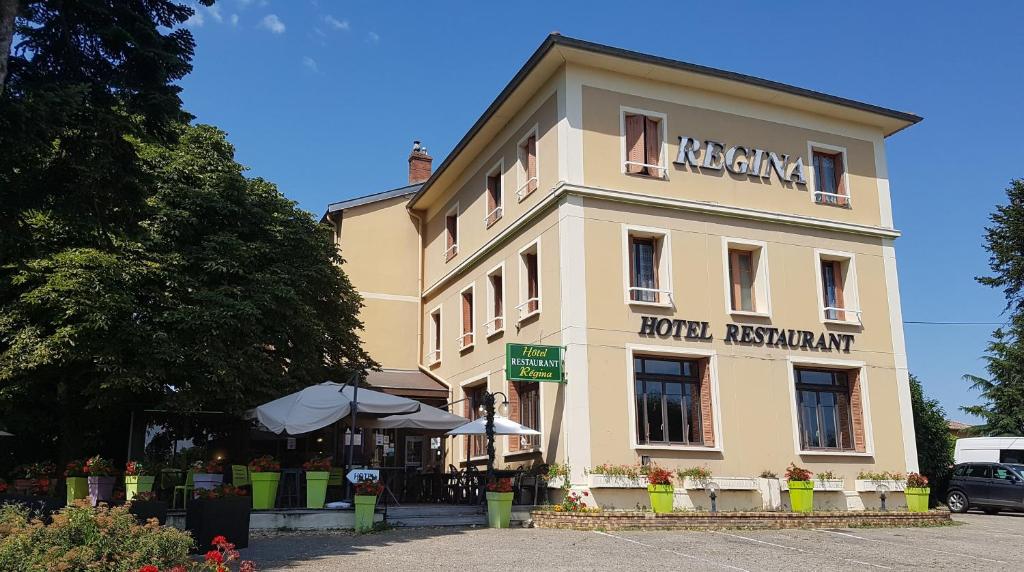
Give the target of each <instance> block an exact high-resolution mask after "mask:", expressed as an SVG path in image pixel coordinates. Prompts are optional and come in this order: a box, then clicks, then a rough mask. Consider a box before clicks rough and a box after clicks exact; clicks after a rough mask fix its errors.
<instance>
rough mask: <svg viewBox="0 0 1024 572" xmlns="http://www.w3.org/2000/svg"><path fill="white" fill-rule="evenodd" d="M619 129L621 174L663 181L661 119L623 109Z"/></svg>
mask: <svg viewBox="0 0 1024 572" xmlns="http://www.w3.org/2000/svg"><path fill="white" fill-rule="evenodd" d="M622 125H623V137H624V151H625V153H624V155H625V157H624V159H623V163H622V165H623V171H624V172H626V173H629V174H631V175H646V176H649V177H657V178H663V177H665V175H666V174H667V172H668V171H667V170H666V169H665V160H664V147H665V144H664V139H665V115H664V114H660V113H653V112H645V111H639V110H631V109H623V111H622Z"/></svg>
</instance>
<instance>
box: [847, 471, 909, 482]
mask: <svg viewBox="0 0 1024 572" xmlns="http://www.w3.org/2000/svg"><path fill="white" fill-rule="evenodd" d="M857 478H858V479H860V480H866V481H902V480H905V477H904V476H903V473H900V472H898V471H893V472H889V471H882V472H878V473H876V472H872V471H861V472H859V473H857Z"/></svg>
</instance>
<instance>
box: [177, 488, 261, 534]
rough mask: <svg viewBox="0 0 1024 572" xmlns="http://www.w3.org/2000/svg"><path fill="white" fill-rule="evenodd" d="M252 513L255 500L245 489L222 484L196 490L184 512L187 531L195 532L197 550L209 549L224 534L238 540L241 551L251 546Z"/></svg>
mask: <svg viewBox="0 0 1024 572" xmlns="http://www.w3.org/2000/svg"><path fill="white" fill-rule="evenodd" d="M251 513H252V501H251V500H249V497H248V495H247V494H246V492H245V489H243V488H240V487H236V486H233V485H223V484H222V485H218V486H216V487H214V488H212V489H196V490H195V498H194V499H193V500H192V501H190V502H189V503H188V508H186V509H185V529H186V530H188V531H190V532H192V538H194V539H195V541H196V547H203V546H209V545H210V543H211V542H212V541H213V539H214V538H215V537H216V536H220V535H224V536H227V537H228V538H233V539H235V544H236V545H237V546H238V548H245V547H247V546H249V515H250V514H251ZM196 550H198V548H196Z"/></svg>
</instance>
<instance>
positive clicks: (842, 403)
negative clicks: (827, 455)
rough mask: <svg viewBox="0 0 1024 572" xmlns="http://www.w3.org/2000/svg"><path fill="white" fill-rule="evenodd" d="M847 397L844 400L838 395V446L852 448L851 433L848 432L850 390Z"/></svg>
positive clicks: (851, 399)
mask: <svg viewBox="0 0 1024 572" xmlns="http://www.w3.org/2000/svg"><path fill="white" fill-rule="evenodd" d="M851 389H852V386H851ZM847 397H848V398H849V399H846V400H844V399H843V398H842V397H840V398H839V400H838V401H839V404H838V407H837V408H836V409H837V411H838V415H839V446H840V447H841V448H843V449H853V448H854V441H853V435H852V434H851V433H850V428H851V427H852V426H853V424H852V423H851V419H850V407H851V405H852V401H853V395H852V391H851V394H850V395H849V396H847Z"/></svg>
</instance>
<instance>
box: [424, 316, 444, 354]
mask: <svg viewBox="0 0 1024 572" xmlns="http://www.w3.org/2000/svg"><path fill="white" fill-rule="evenodd" d="M427 327H428V328H429V331H428V332H427V333H428V337H427V343H428V344H429V346H428V347H429V348H430V349H429V351H428V352H427V355H426V362H427V365H434V364H438V363H441V307H440V306H438V307H437V308H435V309H434V310H433V311H432V312H430V317H429V319H428V320H427Z"/></svg>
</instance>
